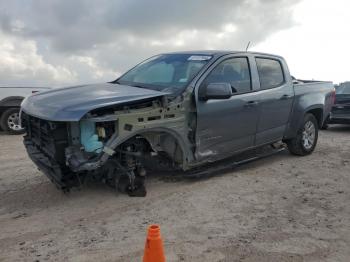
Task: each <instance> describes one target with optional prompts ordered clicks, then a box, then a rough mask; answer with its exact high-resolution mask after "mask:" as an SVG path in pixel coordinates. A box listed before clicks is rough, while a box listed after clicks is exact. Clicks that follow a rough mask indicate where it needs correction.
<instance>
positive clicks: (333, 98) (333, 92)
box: [331, 88, 336, 105]
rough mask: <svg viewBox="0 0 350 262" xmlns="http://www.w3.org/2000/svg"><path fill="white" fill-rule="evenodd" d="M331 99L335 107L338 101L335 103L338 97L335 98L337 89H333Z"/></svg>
mask: <svg viewBox="0 0 350 262" xmlns="http://www.w3.org/2000/svg"><path fill="white" fill-rule="evenodd" d="M331 97H332V98H331V100H332V104H333V105H334V104H335V102H336V101H335V97H336V96H335V88H333V90H332V93H331Z"/></svg>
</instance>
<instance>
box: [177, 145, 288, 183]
mask: <svg viewBox="0 0 350 262" xmlns="http://www.w3.org/2000/svg"><path fill="white" fill-rule="evenodd" d="M273 148H274V147H273ZM285 150H286V148H285V147H281V148H277V149H276V148H274V149H273V150H272V151H271V152H267V153H262V154H257V155H255V156H254V157H250V158H245V159H242V160H239V161H234V162H229V163H226V164H224V163H222V164H215V166H211V167H207V168H205V167H202V168H201V169H203V168H205V170H201V171H197V172H192V173H187V174H185V175H184V177H187V178H203V177H208V176H212V175H213V174H214V173H217V172H220V171H227V170H230V169H234V168H236V167H238V166H241V165H243V164H247V163H250V162H253V161H256V160H259V159H263V158H266V157H269V156H272V155H276V154H278V153H280V152H283V151H285ZM225 162H228V160H226V161H225ZM213 164H214V163H213Z"/></svg>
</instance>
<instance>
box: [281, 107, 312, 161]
mask: <svg viewBox="0 0 350 262" xmlns="http://www.w3.org/2000/svg"><path fill="white" fill-rule="evenodd" d="M317 139H318V124H317V120H316V118H315V117H314V116H313V115H312V114H306V115H305V117H304V121H303V124H302V125H301V127H300V128H299V130H298V133H297V135H296V137H295V138H293V139H290V140H288V141H286V142H287V145H288V149H289V152H291V153H292V154H294V155H299V156H305V155H309V154H311V153H312V152H313V151H314V150H315V147H316V144H317Z"/></svg>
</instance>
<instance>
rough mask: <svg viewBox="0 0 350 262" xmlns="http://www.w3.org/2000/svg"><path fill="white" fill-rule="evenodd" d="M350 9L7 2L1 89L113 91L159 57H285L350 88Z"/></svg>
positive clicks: (292, 1)
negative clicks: (114, 83)
mask: <svg viewBox="0 0 350 262" xmlns="http://www.w3.org/2000/svg"><path fill="white" fill-rule="evenodd" d="M348 2H349V1H348V0H333V1H327V0H216V1H212V0H191V1H189V0H177V1H170V0H169V1H166V0H147V1H142V0H128V1H122V0H100V1H93V0H74V1H70V0H67V1H64V0H11V1H8V0H0V85H3V86H4V85H5V86H15V85H21V86H66V85H72V84H80V83H94V82H103V81H110V80H113V79H115V78H116V77H117V76H118V75H120V74H121V73H122V72H124V71H125V70H126V69H128V68H130V67H131V66H132V65H134V64H135V63H137V62H139V61H141V60H143V59H145V58H147V57H149V56H151V55H154V54H157V53H162V52H168V51H177V50H196V49H197V50H198V49H227V50H244V49H245V47H246V45H247V43H248V41H251V42H252V46H251V48H250V50H252V51H261V52H270V53H276V54H279V55H282V56H284V57H285V58H286V59H287V62H288V64H289V67H290V70H291V71H292V74H293V75H294V76H295V77H297V78H301V79H320V80H332V81H334V82H336V83H338V82H342V81H346V80H350V67H348V66H347V64H348V61H350V51H349V46H350V37H349V35H350V26H349V22H348V20H349V8H350V3H348Z"/></svg>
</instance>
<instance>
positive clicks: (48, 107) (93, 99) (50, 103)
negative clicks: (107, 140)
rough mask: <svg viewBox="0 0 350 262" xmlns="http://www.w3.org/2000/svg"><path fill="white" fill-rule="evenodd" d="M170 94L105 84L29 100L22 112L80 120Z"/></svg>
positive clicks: (51, 93)
mask: <svg viewBox="0 0 350 262" xmlns="http://www.w3.org/2000/svg"><path fill="white" fill-rule="evenodd" d="M166 94H167V93H164V92H159V91H154V90H149V89H144V88H138V87H132V86H126V85H119V84H111V83H103V84H94V85H81V86H73V87H66V88H57V89H51V90H50V91H46V92H45V91H44V92H40V93H38V94H34V95H32V96H30V97H28V98H26V99H25V100H24V101H23V103H22V110H23V111H24V112H25V113H26V114H29V115H32V116H35V117H38V118H41V119H45V120H51V121H79V120H80V119H81V118H82V117H83V116H84V115H85V114H86V113H88V112H89V111H91V110H93V109H97V108H102V107H107V106H113V105H119V104H123V103H127V102H132V101H137V100H143V99H148V98H156V97H161V96H164V95H166Z"/></svg>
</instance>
